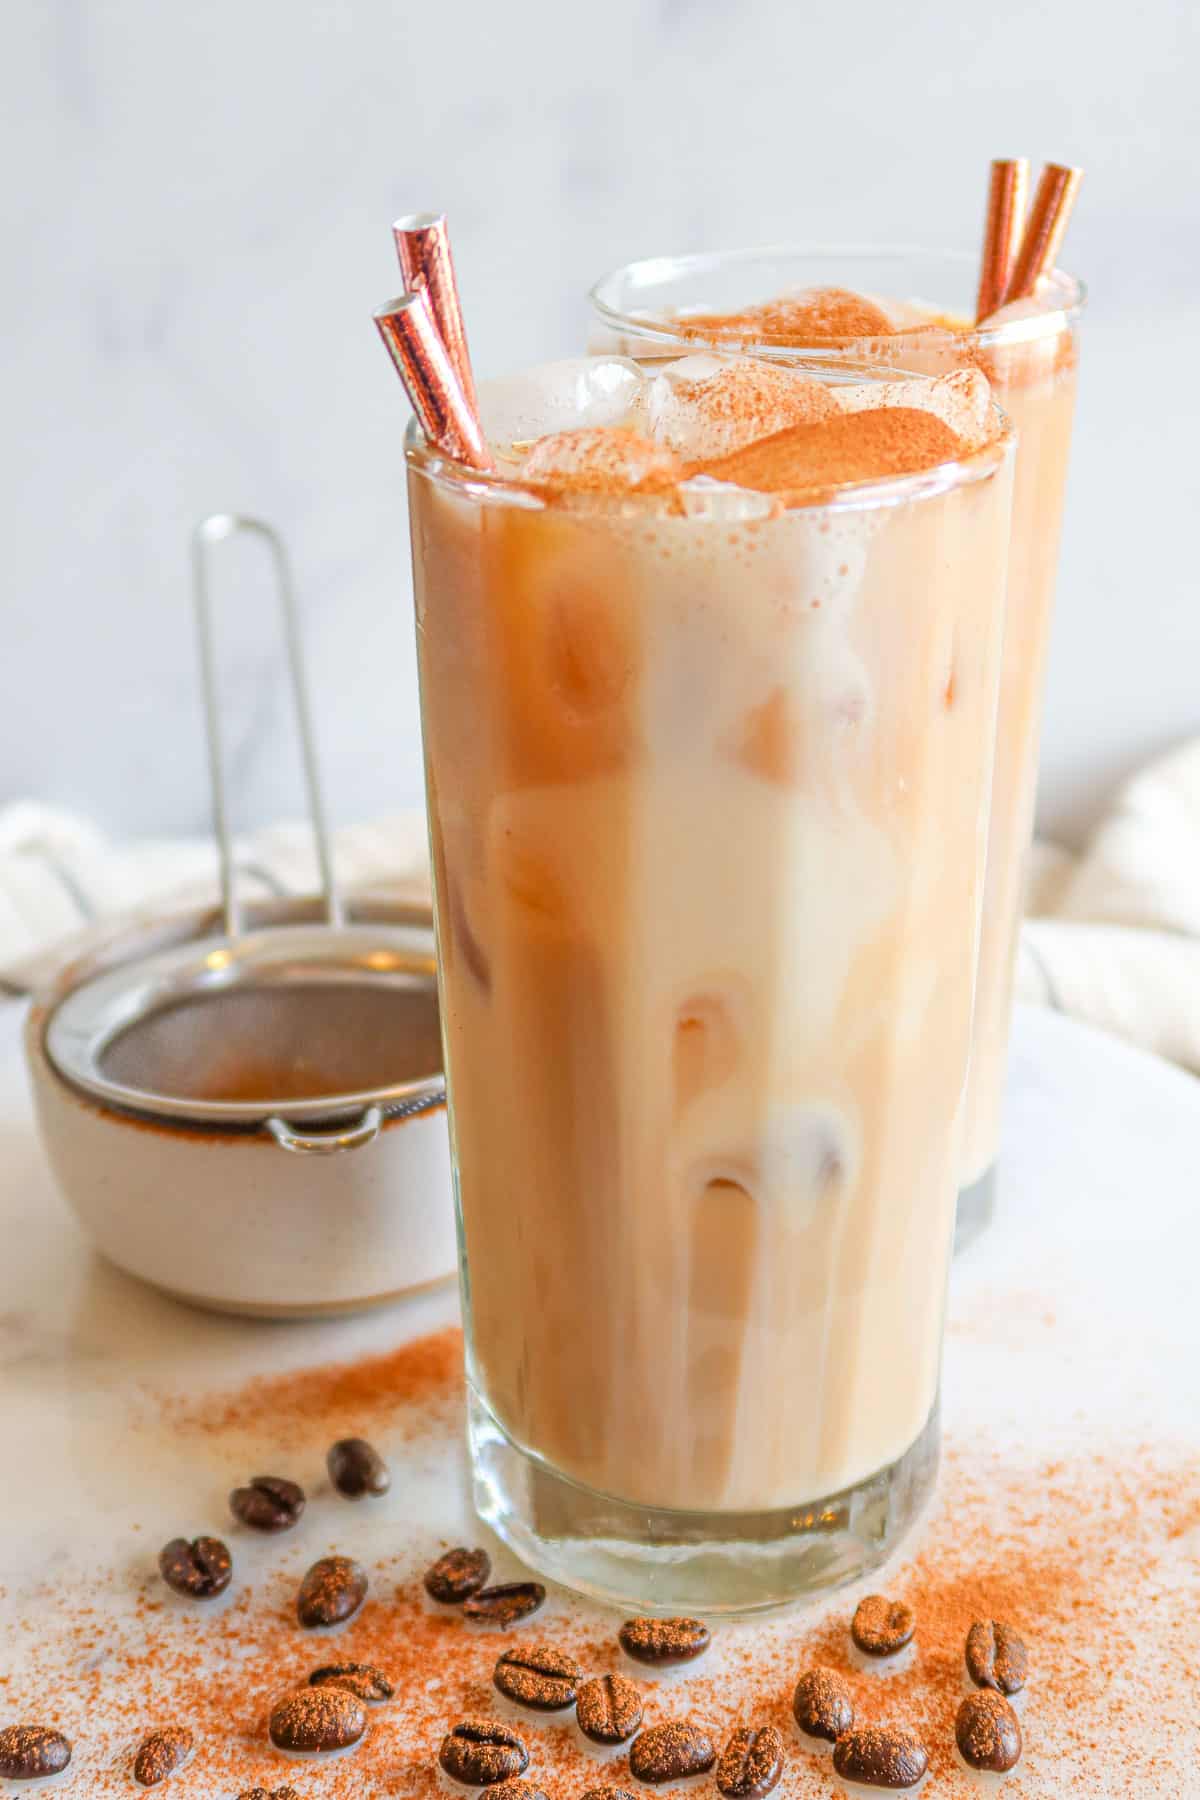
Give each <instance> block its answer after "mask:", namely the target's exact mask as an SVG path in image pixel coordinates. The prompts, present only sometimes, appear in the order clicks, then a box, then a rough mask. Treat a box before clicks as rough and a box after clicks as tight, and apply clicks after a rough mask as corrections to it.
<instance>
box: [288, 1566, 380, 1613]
mask: <svg viewBox="0 0 1200 1800" xmlns="http://www.w3.org/2000/svg"><path fill="white" fill-rule="evenodd" d="M366 1597H367V1572H366V1570H365V1569H364V1568H363V1567H362V1566H361V1564H359V1563H356V1562H355V1561H354V1560H353V1558H352V1557H349V1556H323V1557H322V1558H321V1560H320V1562H315V1563H314V1564H313V1566H312V1568H311V1569H310V1570H309V1571H308V1573H307V1575H306V1576H305V1577H304V1580H303V1581H302V1582H301V1583H300V1592H299V1594H298V1595H297V1596H296V1612H297V1614H298V1616H299V1619H300V1623H301V1624H302V1625H304V1626H306V1627H308V1628H309V1629H310V1630H311V1629H312V1628H313V1627H314V1626H317V1625H340V1624H341V1623H342V1621H343V1620H344V1619H352V1618H353V1617H354V1615H355V1613H356V1612H357V1611H358V1609H359V1607H360V1606H361V1605H362V1603H363V1601H364V1600H365V1599H366Z"/></svg>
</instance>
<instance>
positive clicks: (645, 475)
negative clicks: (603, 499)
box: [521, 427, 684, 494]
mask: <svg viewBox="0 0 1200 1800" xmlns="http://www.w3.org/2000/svg"><path fill="white" fill-rule="evenodd" d="M683 473H684V468H683V464H682V463H681V462H680V461H679V459H678V457H675V456H672V455H671V453H670V451H669V450H665V449H664V448H663V447H662V445H661V444H655V443H652V442H651V441H650V439H649V438H645V437H641V436H640V435H639V434H638V433H637V432H636V431H624V430H618V429H614V428H612V427H610V428H608V429H606V430H605V429H600V430H590V431H560V432H557V433H555V434H554V435H553V436H551V437H544V438H540V439H539V440H538V442H537V443H536V444H535V445H534V446H533V448H532V450H531V451H530V452H529V455H528V456H527V457H526V458H525V461H524V463H523V464H522V465H521V474H522V476H523V478H524V479H525V480H527V481H536V482H539V483H541V484H543V485H545V486H547V487H563V488H570V489H573V490H576V491H579V492H583V493H597V494H606V493H625V492H628V491H629V490H630V489H632V488H636V487H640V486H642V485H643V483H644V484H646V486H648V487H651V488H655V489H661V488H665V487H670V486H671V485H672V484H673V483H674V482H676V481H678V480H679V478H680V477H681V476H682V474H683Z"/></svg>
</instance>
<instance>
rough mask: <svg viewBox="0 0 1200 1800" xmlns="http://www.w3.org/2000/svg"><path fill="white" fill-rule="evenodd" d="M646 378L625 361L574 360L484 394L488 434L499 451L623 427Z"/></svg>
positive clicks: (499, 383)
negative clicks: (557, 435)
mask: <svg viewBox="0 0 1200 1800" xmlns="http://www.w3.org/2000/svg"><path fill="white" fill-rule="evenodd" d="M644 382H645V377H644V375H643V374H642V372H641V370H640V369H639V368H638V366H637V364H636V363H635V362H632V361H631V360H630V358H629V357H626V356H572V357H567V358H564V360H563V361H561V362H551V363H542V364H540V365H539V366H538V367H537V368H534V369H526V370H525V371H524V372H523V373H522V374H520V375H504V376H501V377H500V378H499V379H498V380H495V381H485V382H483V383H482V384H481V385H480V389H479V411H480V416H481V417H482V420H483V429H484V434H485V435H486V437H487V438H488V440H489V442H491V443H492V444H495V445H497V446H504V445H509V444H514V443H521V442H526V441H528V440H529V439H531V438H540V437H545V436H547V435H548V433H550V432H557V431H570V430H583V429H585V428H593V427H604V426H609V425H621V424H623V423H624V422H625V420H626V419H627V418H628V416H629V413H630V409H631V408H632V406H633V404H634V401H635V399H636V398H637V395H638V393H639V391H640V389H641V388H642V386H643V385H644Z"/></svg>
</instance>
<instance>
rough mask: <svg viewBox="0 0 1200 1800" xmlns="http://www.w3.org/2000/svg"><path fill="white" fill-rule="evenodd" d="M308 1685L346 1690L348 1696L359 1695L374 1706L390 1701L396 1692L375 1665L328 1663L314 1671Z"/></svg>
mask: <svg viewBox="0 0 1200 1800" xmlns="http://www.w3.org/2000/svg"><path fill="white" fill-rule="evenodd" d="M308 1685H309V1687H338V1688H345V1690H346V1692H347V1693H348V1694H357V1695H358V1697H359V1699H360V1700H369V1701H370V1702H371V1703H372V1704H373V1705H378V1703H379V1702H380V1701H381V1700H390V1699H391V1697H392V1695H393V1694H394V1693H395V1691H396V1690H395V1688H394V1687H393V1686H392V1684H391V1682H390V1681H389V1680H388V1678H387V1676H386V1675H385V1674H383V1672H382V1671H381V1670H379V1669H377V1668H376V1667H375V1665H374V1663H354V1662H346V1663H326V1664H325V1665H324V1667H323V1668H320V1669H314V1670H313V1672H312V1674H311V1675H310V1676H309V1678H308Z"/></svg>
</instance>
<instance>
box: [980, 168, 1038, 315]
mask: <svg viewBox="0 0 1200 1800" xmlns="http://www.w3.org/2000/svg"><path fill="white" fill-rule="evenodd" d="M1028 195H1029V162H1028V160H1027V158H1025V157H1024V156H1016V157H1010V158H1007V159H1004V160H999V161H996V162H993V164H992V173H991V179H990V180H989V182H988V199H987V218H986V221H985V224H984V228H983V257H982V259H981V262H980V268H979V297H978V299H977V300H976V302H975V319H976V323H978V322H979V321H980V320H981V319H988V318H990V317H991V315H992V314H993V313H994V312H996V311H997V309H998V308H999V307H1001V306H1003V304H1004V296H1005V294H1006V292H1007V291H1008V284H1009V281H1010V280H1011V278H1012V270H1013V262H1014V261H1015V259H1016V254H1017V246H1018V244H1019V243H1020V241H1021V232H1022V230H1023V228H1024V224H1025V202H1026V200H1027V198H1028Z"/></svg>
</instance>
